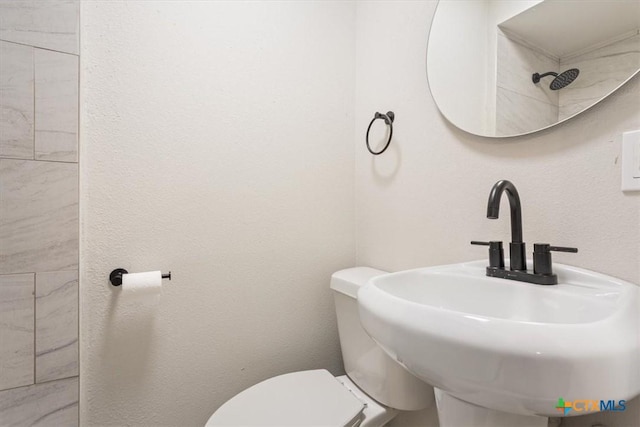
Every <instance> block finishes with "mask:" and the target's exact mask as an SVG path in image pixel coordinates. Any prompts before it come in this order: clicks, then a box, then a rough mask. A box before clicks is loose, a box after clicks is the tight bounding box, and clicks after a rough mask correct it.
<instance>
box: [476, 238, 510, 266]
mask: <svg viewBox="0 0 640 427" xmlns="http://www.w3.org/2000/svg"><path fill="white" fill-rule="evenodd" d="M471 244H472V245H480V246H489V267H493V268H502V269H504V249H503V248H502V242H498V241H493V240H492V241H490V242H480V241H477V240H472V241H471Z"/></svg>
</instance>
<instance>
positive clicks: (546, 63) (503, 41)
mask: <svg viewBox="0 0 640 427" xmlns="http://www.w3.org/2000/svg"><path fill="white" fill-rule="evenodd" d="M559 67H560V64H559V60H558V59H555V58H552V57H551V56H548V55H545V54H543V53H542V52H540V51H538V50H535V49H532V48H531V47H530V46H526V45H525V44H524V43H522V42H520V41H519V40H516V39H513V38H510V37H508V36H507V35H505V34H503V33H502V32H500V31H499V33H498V46H497V64H496V86H497V88H496V133H497V134H498V135H514V134H518V133H525V132H530V131H532V130H536V129H540V128H542V127H545V126H549V125H550V124H553V123H555V122H556V121H557V120H558V92H557V91H552V90H551V89H549V85H548V84H542V82H541V83H539V84H534V83H533V82H532V80H531V76H532V74H533V73H536V72H538V73H541V74H542V73H545V72H547V71H555V72H557V71H558V69H559Z"/></svg>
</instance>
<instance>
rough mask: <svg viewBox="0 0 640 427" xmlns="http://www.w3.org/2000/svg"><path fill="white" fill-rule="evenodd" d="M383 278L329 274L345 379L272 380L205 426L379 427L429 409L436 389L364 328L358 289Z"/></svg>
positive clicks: (370, 273) (314, 375) (317, 375)
mask: <svg viewBox="0 0 640 427" xmlns="http://www.w3.org/2000/svg"><path fill="white" fill-rule="evenodd" d="M381 274H385V272H384V271H380V270H375V269H373V268H369V267H356V268H349V269H346V270H341V271H338V272H336V273H334V274H333V275H332V276H331V289H332V290H333V295H334V302H335V306H336V315H337V318H338V332H339V335H340V346H341V348H342V358H343V360H344V368H345V372H346V373H347V375H342V376H339V377H334V376H333V375H331V373H329V372H328V371H326V370H324V369H318V370H311V371H300V372H293V373H289V374H284V375H279V376H276V377H273V378H269V379H267V380H265V381H262V382H261V383H258V384H256V385H254V386H252V387H249V388H248V389H246V390H244V391H242V392H240V393H239V394H237V395H236V396H234V397H232V398H231V399H229V400H228V401H227V402H226V403H224V404H223V405H222V406H221V407H220V408H218V410H217V411H216V412H215V413H214V414H213V415H212V416H211V418H209V421H207V424H206V427H214V426H216V427H219V426H349V427H381V426H384V425H385V424H387V423H388V422H389V421H391V420H392V419H393V418H395V417H396V416H397V415H398V414H399V413H401V412H402V411H417V410H420V409H424V408H426V407H427V406H430V405H431V404H432V402H433V388H432V387H431V386H429V385H427V384H426V383H424V382H422V381H421V380H419V379H418V378H416V377H414V376H413V375H412V374H410V373H409V372H408V371H407V370H405V369H404V368H403V367H402V366H400V365H399V364H398V363H397V362H395V361H394V360H393V359H391V358H390V357H389V356H387V354H386V353H384V351H382V349H381V348H380V347H378V346H377V344H376V343H375V342H374V341H373V340H372V339H371V338H370V337H369V336H368V335H367V333H366V332H365V331H364V329H362V326H360V318H359V315H358V303H357V295H358V289H360V287H361V286H364V285H365V284H366V283H367V281H368V280H369V279H371V278H373V277H376V276H379V275H381Z"/></svg>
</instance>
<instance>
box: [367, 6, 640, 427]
mask: <svg viewBox="0 0 640 427" xmlns="http://www.w3.org/2000/svg"><path fill="white" fill-rule="evenodd" d="M434 9H435V2H414V1H375V2H365V1H363V2H358V7H357V12H356V17H357V26H356V52H357V60H356V134H355V144H356V146H355V147H356V247H357V257H356V260H357V264H361V265H369V266H371V267H375V268H380V269H382V270H387V271H396V270H401V269H406V268H413V267H421V266H428V265H437V264H444V263H450V262H458V261H466V260H473V259H483V258H485V257H486V249H482V248H480V247H476V246H470V245H469V241H470V240H472V239H476V240H489V239H496V240H497V239H502V240H508V239H509V215H508V212H509V210H508V205H507V202H506V200H505V201H504V202H503V205H502V210H501V218H500V219H499V220H496V221H491V220H488V219H487V218H486V217H485V214H486V203H487V198H488V196H489V190H490V189H491V186H492V185H493V184H494V183H495V182H496V181H497V180H499V179H510V180H512V181H513V182H514V183H515V185H516V186H517V188H518V190H519V191H520V196H521V199H522V204H523V209H524V211H523V219H524V237H525V240H526V241H527V242H529V243H530V244H531V243H533V242H536V241H537V242H544V241H548V242H550V243H555V244H558V245H565V246H577V247H578V248H580V253H578V254H557V255H555V254H554V259H555V260H556V261H558V262H565V263H567V264H573V265H577V266H581V267H586V268H590V269H593V270H597V271H601V272H604V273H607V274H611V275H613V276H617V277H620V278H623V279H626V280H630V281H632V282H634V283H640V193H629V194H623V193H622V192H620V158H619V156H620V145H619V143H618V142H617V141H616V137H617V136H618V135H619V134H620V133H621V132H624V131H629V130H634V129H640V104H639V103H638V100H639V99H640V79H639V78H638V77H637V76H636V78H634V79H633V80H632V81H630V82H629V83H628V84H627V85H625V86H624V87H623V88H622V89H621V90H619V91H618V92H616V93H615V94H614V95H613V96H611V97H610V98H608V99H607V100H605V101H603V102H602V103H601V104H599V105H597V106H596V107H594V108H592V109H591V110H589V111H587V112H586V113H584V114H582V115H581V116H579V117H577V118H575V119H572V120H570V121H569V122H567V123H565V124H562V125H560V126H558V127H555V128H553V129H550V130H547V131H544V132H540V133H536V134H534V135H531V136H526V137H520V138H515V139H510V140H493V139H486V138H481V137H476V136H473V135H469V134H467V133H464V132H462V131H460V130H458V129H456V128H455V127H453V126H452V125H450V124H449V123H448V122H447V121H446V120H445V119H444V118H443V117H442V116H441V115H440V114H439V113H438V109H437V107H436V105H435V104H434V102H433V100H432V98H431V97H430V96H429V89H428V86H427V78H426V74H425V56H424V55H425V52H426V46H427V37H428V34H429V24H430V22H431V18H432V14H433V11H434ZM376 110H384V111H386V110H393V111H394V112H395V113H396V120H395V123H394V126H395V128H394V140H393V142H392V143H391V146H390V148H389V151H388V152H387V153H385V154H383V155H381V156H378V157H373V156H371V155H370V154H369V153H368V152H367V151H366V148H365V146H364V132H365V130H366V128H367V125H368V123H369V120H370V119H371V116H372V114H373V112H374V111H376ZM531 249H532V247H531V246H528V251H531ZM600 416H601V417H605V419H607V418H608V419H607V421H606V425H607V426H608V427H620V426H632V425H637V420H638V419H640V402H638V399H636V401H635V402H633V404H632V405H631V406H630V408H629V409H627V411H626V412H624V413H620V414H602V415H600ZM567 425H568V426H578V425H580V426H585V425H591V423H590V422H588V420H585V419H579V418H578V419H573V420H572V421H570V422H567Z"/></svg>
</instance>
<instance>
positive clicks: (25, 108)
mask: <svg viewBox="0 0 640 427" xmlns="http://www.w3.org/2000/svg"><path fill="white" fill-rule="evenodd" d="M78 9H79V4H78V1H77V0H73V1H70V0H66V1H62V0H46V1H44V0H33V1H23V0H0V425H3V426H4V425H18V426H29V425H51V426H58V425H64V426H73V425H77V424H78V406H79V405H78V229H79V226H78V60H79V58H78V44H79V43H78V28H79V25H78V16H79V10H78Z"/></svg>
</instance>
